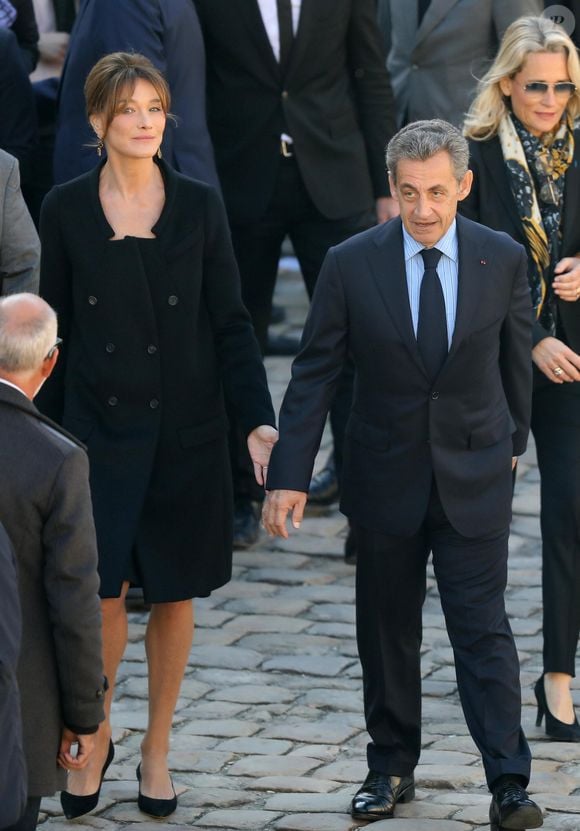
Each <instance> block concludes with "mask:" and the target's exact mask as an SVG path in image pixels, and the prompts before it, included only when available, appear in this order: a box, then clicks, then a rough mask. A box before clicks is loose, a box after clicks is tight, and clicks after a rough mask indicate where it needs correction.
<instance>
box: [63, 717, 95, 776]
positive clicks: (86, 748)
mask: <svg viewBox="0 0 580 831" xmlns="http://www.w3.org/2000/svg"><path fill="white" fill-rule="evenodd" d="M96 735H97V734H96V733H90V734H86V735H82V734H79V735H77V734H76V733H73V731H72V730H69V729H68V727H63V728H62V733H61V737H60V747H59V750H58V756H57V762H58V764H59V765H60V766H61V768H64V769H65V770H82V769H83V768H84V767H86V765H87V762H88V761H89V757H90V755H91V753H92V752H93V750H94V749H95V738H96ZM73 744H78V748H77V752H76V755H74V756H73V754H72V753H71V747H72V745H73Z"/></svg>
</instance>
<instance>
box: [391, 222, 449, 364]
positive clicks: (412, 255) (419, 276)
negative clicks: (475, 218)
mask: <svg viewBox="0 0 580 831" xmlns="http://www.w3.org/2000/svg"><path fill="white" fill-rule="evenodd" d="M403 247H404V252H405V270H406V273H407V291H408V292H409V304H410V306H411V317H412V319H413V329H414V331H415V337H416V336H417V324H418V322H419V294H420V292H421V283H422V282H423V274H424V273H425V266H424V265H423V258H422V257H421V254H420V251H422V250H423V248H424V247H425V246H424V245H423V244H422V243H420V242H417V240H416V239H413V237H412V236H411V235H410V234H409V232H408V231H407V230H406V229H405V226H404V225H403ZM434 248H437V249H438V250H439V251H441V254H442V257H441V259H440V260H439V264H438V265H437V274H438V275H439V280H440V281H441V288H442V289H443V299H444V301H445V315H446V317H447V344H448V347H451V339H452V338H453V332H454V330H455V315H456V312H457V286H458V279H459V276H458V275H459V260H458V244H457V222H456V221H455V220H453V222H452V224H451V226H450V227H449V228H448V230H447V232H446V233H445V234H444V235H443V236H442V237H441V239H440V240H439V242H437V243H436V244H435V245H434Z"/></svg>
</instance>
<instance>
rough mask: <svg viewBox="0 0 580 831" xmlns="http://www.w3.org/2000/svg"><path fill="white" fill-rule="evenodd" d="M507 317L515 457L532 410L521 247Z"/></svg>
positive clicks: (504, 357)
mask: <svg viewBox="0 0 580 831" xmlns="http://www.w3.org/2000/svg"><path fill="white" fill-rule="evenodd" d="M519 247H520V249H521V253H520V257H519V261H518V263H517V270H516V275H515V278H514V282H513V289H512V296H511V302H510V307H509V311H508V314H507V316H506V318H505V320H504V324H503V326H502V330H501V340H500V357H499V360H500V370H501V376H502V382H503V387H504V391H505V395H506V398H507V402H508V406H509V408H510V413H511V416H512V418H513V420H514V422H515V425H516V430H515V432H514V434H513V455H514V456H521V455H522V453H523V452H524V451H525V449H526V445H527V441H528V433H529V431H530V418H531V411H532V362H531V348H532V303H531V298H530V289H529V286H528V274H527V257H526V252H525V250H524V248H523V247H522V246H519Z"/></svg>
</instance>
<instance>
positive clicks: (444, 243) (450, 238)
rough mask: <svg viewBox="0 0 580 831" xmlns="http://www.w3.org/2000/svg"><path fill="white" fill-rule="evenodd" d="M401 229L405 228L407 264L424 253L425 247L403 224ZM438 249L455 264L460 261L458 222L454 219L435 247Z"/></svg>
mask: <svg viewBox="0 0 580 831" xmlns="http://www.w3.org/2000/svg"><path fill="white" fill-rule="evenodd" d="M401 227H402V228H403V245H404V249H405V262H408V261H409V260H410V259H411V258H412V257H414V256H415V255H416V254H418V253H419V251H422V250H423V248H425V246H424V245H423V243H422V242H417V240H416V239H414V237H412V236H411V234H410V233H409V232H408V231H407V229H406V228H405V226H404V225H403V224H402V223H401ZM433 247H434V248H437V250H438V251H441V253H442V254H445V256H446V257H449V259H451V260H453V262H454V263H456V262H457V259H458V250H459V247H458V242H457V220H456V219H454V220H453V222H452V223H451V225H450V226H449V228H448V229H447V231H446V232H445V234H443V236H442V237H441V239H440V240H439V241H438V242H436V243H435V245H434V246H433Z"/></svg>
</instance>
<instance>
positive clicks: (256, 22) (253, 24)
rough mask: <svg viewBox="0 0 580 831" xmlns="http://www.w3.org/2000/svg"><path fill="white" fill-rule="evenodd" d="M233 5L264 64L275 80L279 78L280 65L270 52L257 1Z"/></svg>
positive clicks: (244, 0)
mask: <svg viewBox="0 0 580 831" xmlns="http://www.w3.org/2000/svg"><path fill="white" fill-rule="evenodd" d="M235 5H236V7H237V12H238V14H239V15H240V17H241V18H242V20H243V22H244V25H245V26H246V29H247V30H248V34H249V35H250V38H251V40H252V42H253V43H254V45H255V46H256V48H257V49H258V51H259V53H260V55H261V56H262V58H263V59H264V61H265V62H266V65H267V66H268V69H269V70H270V71H271V72H272V73H273V74H274V75H275V77H276V78H279V77H280V64H279V63H278V61H277V60H276V56H275V55H274V52H273V51H272V44H271V43H270V38H269V37H268V33H267V32H266V27H265V26H264V19H263V17H262V13H261V11H260V7H259V5H258V0H239V2H237V3H236V4H235Z"/></svg>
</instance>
